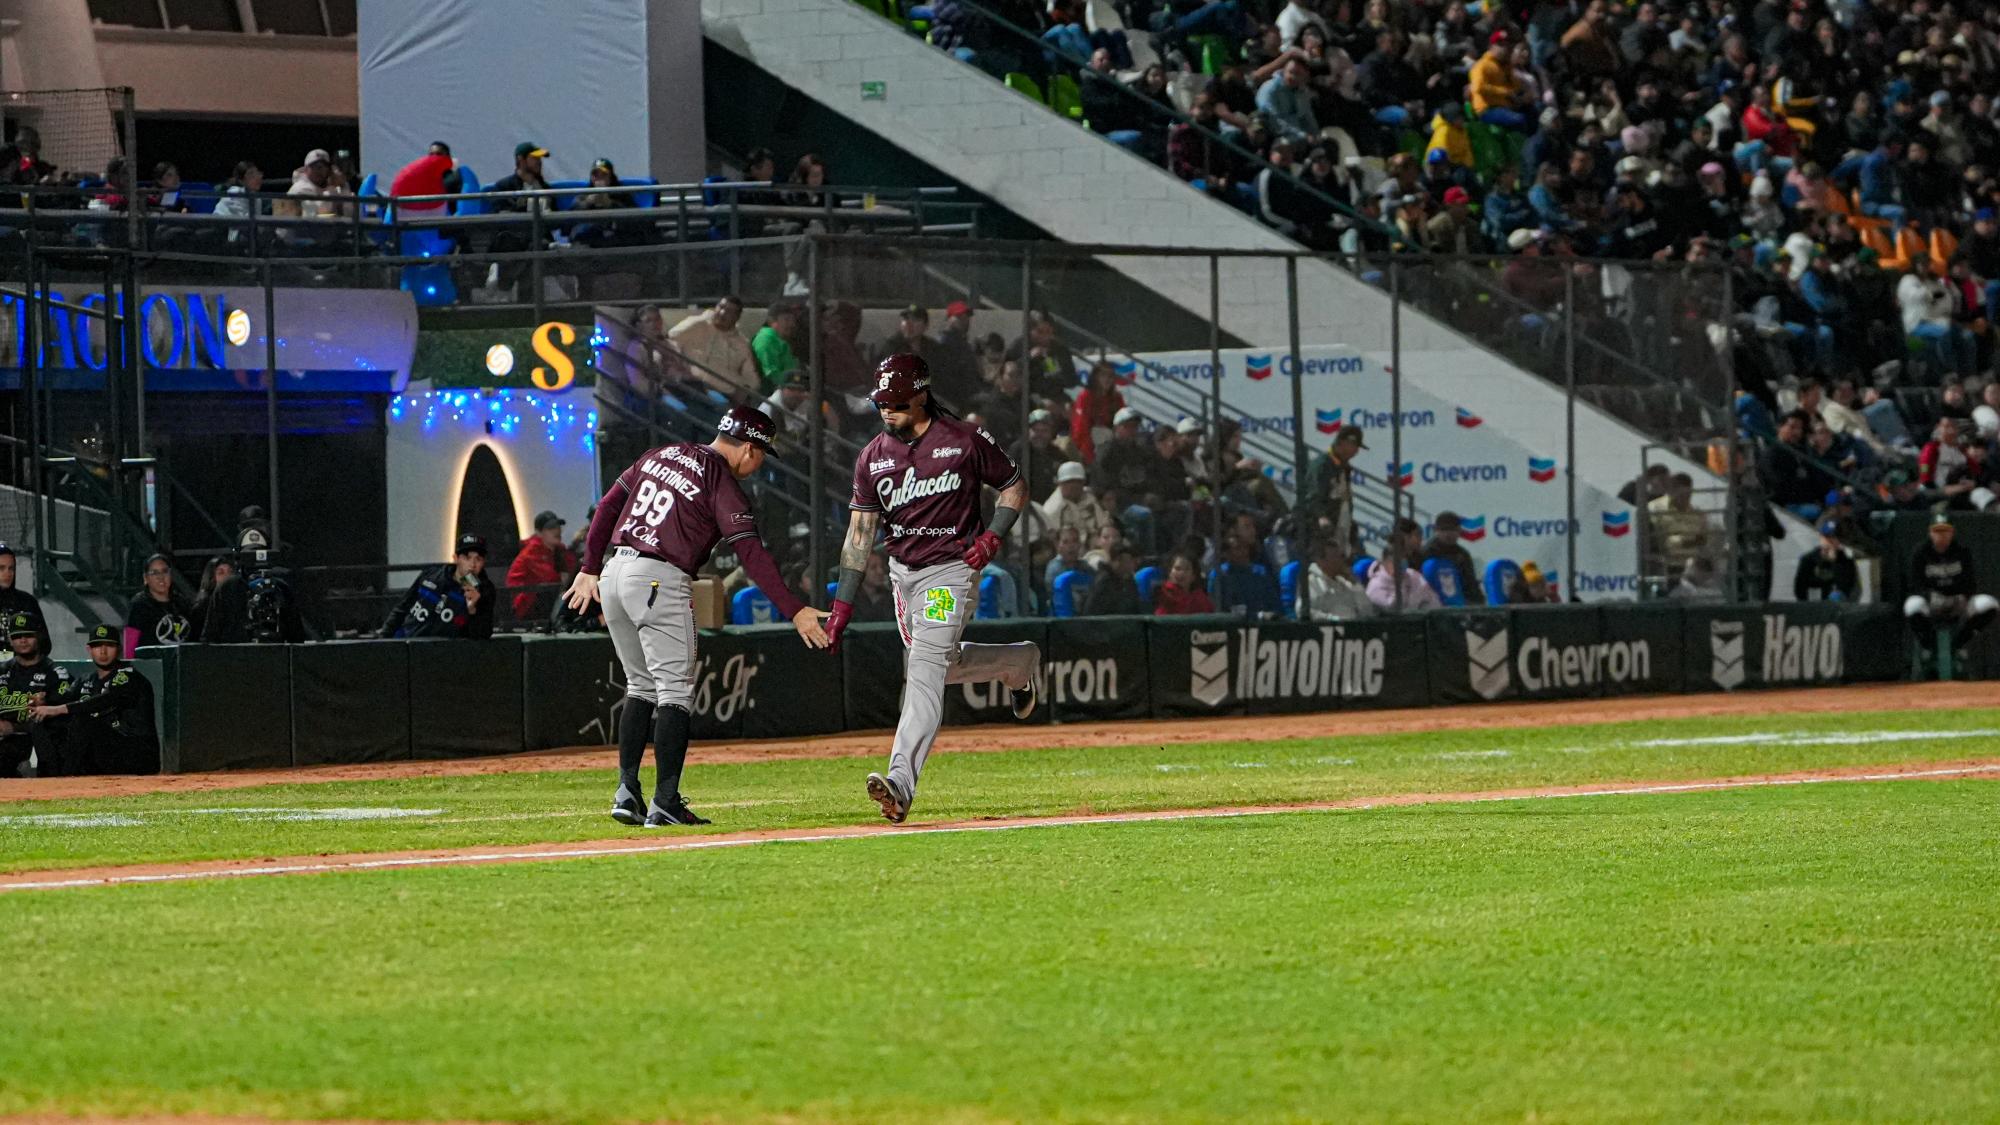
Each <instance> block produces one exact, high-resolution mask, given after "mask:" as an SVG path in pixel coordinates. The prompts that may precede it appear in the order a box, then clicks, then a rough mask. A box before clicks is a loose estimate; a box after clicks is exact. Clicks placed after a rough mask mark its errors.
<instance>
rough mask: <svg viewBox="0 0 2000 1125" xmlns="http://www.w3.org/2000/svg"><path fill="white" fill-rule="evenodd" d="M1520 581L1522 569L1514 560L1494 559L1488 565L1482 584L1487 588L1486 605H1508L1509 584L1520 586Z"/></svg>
mask: <svg viewBox="0 0 2000 1125" xmlns="http://www.w3.org/2000/svg"><path fill="white" fill-rule="evenodd" d="M1520 581H1521V568H1520V567H1519V566H1517V565H1515V563H1514V560H1513V559H1494V560H1493V561H1492V562H1490V563H1487V564H1486V576H1485V578H1483V579H1481V582H1480V584H1481V585H1482V586H1484V587H1485V588H1486V604H1487V605H1506V604H1507V586H1508V584H1509V583H1514V584H1519V582H1520Z"/></svg>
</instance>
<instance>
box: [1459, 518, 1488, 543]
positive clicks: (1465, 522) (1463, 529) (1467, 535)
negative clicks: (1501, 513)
mask: <svg viewBox="0 0 2000 1125" xmlns="http://www.w3.org/2000/svg"><path fill="white" fill-rule="evenodd" d="M1458 537H1459V538H1460V539H1463V540H1465V541H1466V542H1468V543H1477V542H1479V541H1480V540H1481V539H1484V538H1486V517H1485V516H1483V515H1479V516H1468V517H1466V518H1465V519H1462V520H1460V521H1459V522H1458Z"/></svg>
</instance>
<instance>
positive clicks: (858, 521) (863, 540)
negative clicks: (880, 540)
mask: <svg viewBox="0 0 2000 1125" xmlns="http://www.w3.org/2000/svg"><path fill="white" fill-rule="evenodd" d="M881 521H882V513H880V512H849V513H848V515H847V542H845V543H843V544H841V547H840V584H839V585H838V586H837V587H835V589H834V594H833V597H834V600H835V601H842V602H851V601H853V600H854V588H855V587H856V586H858V585H860V584H861V572H862V571H864V570H866V569H868V553H869V552H870V551H873V550H874V549H875V526H876V525H877V524H879V523H880V522H881Z"/></svg>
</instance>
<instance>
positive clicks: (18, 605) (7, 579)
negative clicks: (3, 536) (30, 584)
mask: <svg viewBox="0 0 2000 1125" xmlns="http://www.w3.org/2000/svg"><path fill="white" fill-rule="evenodd" d="M18 576H19V568H18V564H17V562H16V560H15V558H14V548H12V547H9V546H8V545H7V544H5V543H0V620H5V619H6V618H8V617H11V616H13V615H14V614H16V613H20V612H21V611H23V610H26V611H27V612H29V613H32V614H34V615H35V621H36V625H35V628H36V630H37V632H36V633H35V637H36V639H37V640H38V641H39V642H40V645H41V650H42V655H43V656H50V655H53V654H54V653H55V650H56V648H55V644H54V642H53V639H52V638H51V637H50V636H49V622H48V618H46V617H43V616H42V603H41V602H39V601H37V600H36V599H35V595H33V594H30V593H29V592H27V591H26V590H23V589H21V588H20V587H19V586H16V585H15V584H14V583H15V579H16V578H17V577H18Z"/></svg>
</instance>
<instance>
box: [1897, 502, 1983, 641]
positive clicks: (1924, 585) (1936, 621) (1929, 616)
mask: <svg viewBox="0 0 2000 1125" xmlns="http://www.w3.org/2000/svg"><path fill="white" fill-rule="evenodd" d="M1957 538H1958V532H1957V530H1956V529H1955V528H1953V527H1952V525H1951V516H1950V515H1948V514H1947V513H1944V512H1939V513H1938V514H1937V515H1935V516H1933V517H1931V526H1930V541H1929V542H1927V543H1920V544H1918V545H1917V549H1916V551H1915V552H1914V553H1913V554H1912V555H1911V556H1910V573H1909V583H1910V596H1909V597H1907V598H1905V599H1903V616H1904V617H1906V618H1908V619H1909V621H1910V631H1911V633H1912V634H1913V636H1914V637H1915V639H1916V642H1917V654H1918V657H1919V658H1920V659H1921V660H1923V661H1924V662H1925V663H1926V664H1928V663H1929V662H1930V661H1931V660H1932V659H1933V657H1932V653H1933V652H1934V651H1935V648H1936V644H1935V642H1936V640H1937V638H1939V637H1941V636H1943V635H1944V632H1945V630H1946V629H1950V630H1951V631H1952V632H1951V648H1952V651H1953V652H1955V653H1959V654H1963V652H1964V651H1965V646H1966V643H1967V642H1968V641H1970V640H1971V639H1972V634H1974V633H1976V632H1978V631H1979V630H1981V629H1983V628H1985V627H1986V626H1987V625H1988V624H1989V623H1991V622H1992V620H1993V618H1994V617H1995V616H2000V601H1996V600H1995V599H1994V597H1993V595H1991V594H1982V593H1980V592H1979V583H1978V581H1977V578H1976V576H1977V574H1978V569H1977V564H1976V563H1975V562H1974V560H1973V558H1972V552H1971V551H1969V550H1967V549H1966V547H1965V544H1963V543H1960V542H1958V541H1957Z"/></svg>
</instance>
